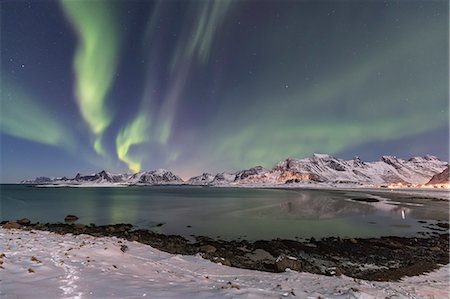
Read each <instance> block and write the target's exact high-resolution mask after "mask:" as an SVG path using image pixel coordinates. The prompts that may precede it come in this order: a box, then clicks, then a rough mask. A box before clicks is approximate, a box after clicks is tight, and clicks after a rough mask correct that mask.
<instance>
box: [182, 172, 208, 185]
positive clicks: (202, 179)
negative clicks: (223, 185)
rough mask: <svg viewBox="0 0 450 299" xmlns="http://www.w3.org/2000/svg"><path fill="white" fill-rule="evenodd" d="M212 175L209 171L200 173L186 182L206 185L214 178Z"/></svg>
mask: <svg viewBox="0 0 450 299" xmlns="http://www.w3.org/2000/svg"><path fill="white" fill-rule="evenodd" d="M214 177H215V176H214V175H212V174H210V173H207V172H205V173H202V174H201V175H199V176H194V177H191V178H190V179H189V180H188V181H187V182H186V183H187V184H189V185H199V186H200V185H208V184H210V183H211V182H212V181H213V180H214Z"/></svg>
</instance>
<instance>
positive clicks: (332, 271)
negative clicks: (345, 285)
mask: <svg viewBox="0 0 450 299" xmlns="http://www.w3.org/2000/svg"><path fill="white" fill-rule="evenodd" d="M324 274H325V275H328V276H341V275H342V272H341V270H339V268H337V267H331V268H327V269H325V273H324Z"/></svg>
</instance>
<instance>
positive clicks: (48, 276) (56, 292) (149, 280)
mask: <svg viewBox="0 0 450 299" xmlns="http://www.w3.org/2000/svg"><path fill="white" fill-rule="evenodd" d="M0 236H1V242H0V254H1V255H2V258H1V260H2V264H1V266H2V269H0V271H1V272H0V273H1V289H0V294H1V297H2V298H142V297H148V298H179V297H185V298H280V297H288V298H289V297H292V298H385V297H389V298H448V296H449V294H450V292H449V270H450V266H449V265H446V266H444V267H442V268H440V269H438V270H437V271H434V272H432V273H429V274H426V275H421V276H416V277H407V278H404V279H402V280H400V281H399V282H373V281H371V282H369V281H364V280H359V279H354V278H350V277H346V276H340V277H327V276H322V275H315V274H309V273H298V272H295V271H290V270H287V271H286V272H284V273H278V274H275V273H266V272H259V271H251V270H244V269H237V268H231V267H227V266H223V265H220V264H216V263H212V262H210V261H207V260H204V259H203V258H201V257H200V256H182V255H174V254H169V253H165V252H162V251H159V250H156V249H154V248H152V247H150V246H148V245H143V244H140V243H137V242H129V241H125V240H121V239H117V238H114V237H112V238H107V237H102V238H97V237H92V236H88V235H77V236H76V235H71V234H66V235H58V234H54V233H50V232H44V231H23V230H15V229H4V228H1V229H0Z"/></svg>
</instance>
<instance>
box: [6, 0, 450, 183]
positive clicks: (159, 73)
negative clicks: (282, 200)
mask: <svg viewBox="0 0 450 299" xmlns="http://www.w3.org/2000/svg"><path fill="white" fill-rule="evenodd" d="M0 5H1V37H2V39H1V122H0V125H1V155H2V166H1V178H0V179H1V181H2V182H12V181H17V180H20V179H24V178H30V177H35V176H39V175H46V176H62V175H67V176H70V175H73V174H74V173H76V172H82V173H89V172H93V171H98V170H100V169H107V170H110V171H113V172H125V171H132V172H136V171H140V170H150V169H156V168H167V169H170V170H172V171H174V172H176V173H178V174H180V175H182V176H184V177H185V178H187V177H189V176H190V175H195V174H199V173H201V172H204V171H209V172H217V171H233V170H237V169H243V168H248V167H252V166H255V165H262V166H265V167H271V166H272V165H273V164H274V163H276V162H278V161H279V160H281V159H284V158H286V157H297V158H302V157H305V156H308V155H311V154H312V153H314V152H320V153H330V154H333V155H336V156H337V157H342V158H351V157H352V156H354V155H358V156H360V157H361V158H362V159H368V160H373V159H378V158H379V156H381V155H386V154H389V155H397V156H399V157H403V158H409V157H411V156H413V155H424V154H434V155H437V156H439V157H440V158H442V159H448V150H449V146H448V143H449V137H448V135H449V129H448V122H449V90H448V85H449V74H448V66H449V58H448V53H449V46H448V44H449V25H448V24H449V16H448V12H449V7H448V1H300V0H299V1H260V2H256V1H244V0H242V1H238V0H235V1H227V0H222V1H201V0H200V1H187V0H186V1H84V0H79V1H77V0H74V1H70V0H63V1H31V2H30V1H20V0H19V1H4V2H2V3H1V4H0Z"/></svg>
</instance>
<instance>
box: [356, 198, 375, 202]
mask: <svg viewBox="0 0 450 299" xmlns="http://www.w3.org/2000/svg"><path fill="white" fill-rule="evenodd" d="M351 200H354V201H363V202H379V201H380V200H379V199H376V198H372V197H364V198H362V197H355V198H351Z"/></svg>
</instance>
